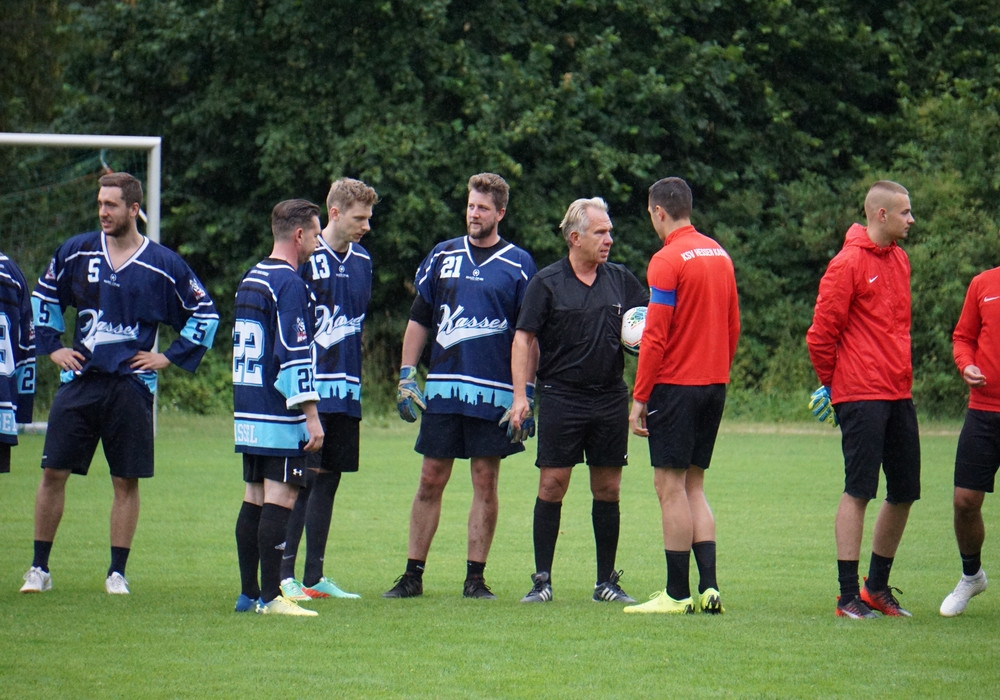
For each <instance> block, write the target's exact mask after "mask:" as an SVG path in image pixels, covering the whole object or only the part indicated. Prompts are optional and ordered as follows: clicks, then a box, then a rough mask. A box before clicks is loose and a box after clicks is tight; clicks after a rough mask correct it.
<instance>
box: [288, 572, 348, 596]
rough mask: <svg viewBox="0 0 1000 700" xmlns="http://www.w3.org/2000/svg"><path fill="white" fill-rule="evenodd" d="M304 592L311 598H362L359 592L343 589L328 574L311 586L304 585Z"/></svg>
mask: <svg viewBox="0 0 1000 700" xmlns="http://www.w3.org/2000/svg"><path fill="white" fill-rule="evenodd" d="M302 592H303V593H305V594H306V595H307V596H309V597H310V598H360V597H361V596H359V595H358V594H357V593H348V592H347V591H342V590H341V589H340V586H338V585H337V584H336V583H334V582H333V581H331V580H330V579H328V578H327V577H326V576H324V577H323V578H321V579H320V580H319V581H318V582H316V583H314V584H313V585H311V586H302Z"/></svg>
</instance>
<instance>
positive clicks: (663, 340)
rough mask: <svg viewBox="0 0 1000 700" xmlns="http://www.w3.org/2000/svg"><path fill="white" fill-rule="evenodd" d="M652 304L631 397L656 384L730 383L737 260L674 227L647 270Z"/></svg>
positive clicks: (645, 396)
mask: <svg viewBox="0 0 1000 700" xmlns="http://www.w3.org/2000/svg"><path fill="white" fill-rule="evenodd" d="M646 281H647V282H648V283H649V307H648V310H647V312H646V328H645V330H644V331H643V333H642V345H641V346H640V350H639V366H638V368H637V369H636V373H635V388H634V391H633V392H632V395H633V396H634V397H635V399H636V401H642V402H643V403H645V402H647V401H649V395H650V393H651V392H652V391H653V386H654V385H656V384H681V385H686V386H707V385H709V384H728V383H729V369H730V367H731V366H732V364H733V356H734V355H735V354H736V343H737V341H738V340H739V337H740V308H739V299H738V298H737V294H736V276H735V274H734V272H733V261H732V260H731V259H730V258H729V254H728V253H726V251H725V250H723V248H722V246H720V245H719V244H718V243H717V242H716V241H714V240H713V239H711V238H709V237H708V236H705V235H703V234H701V233H698V231H697V230H695V228H694V226H683V227H681V228H679V229H676V230H675V231H672V232H671V233H670V235H668V236H667V239H666V240H665V241H664V242H663V247H662V248H660V250H659V251H657V252H656V254H655V255H653V257H652V259H651V260H650V261H649V267H648V268H647V269H646Z"/></svg>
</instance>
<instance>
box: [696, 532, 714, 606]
mask: <svg viewBox="0 0 1000 700" xmlns="http://www.w3.org/2000/svg"><path fill="white" fill-rule="evenodd" d="M691 551H692V552H693V553H694V563H695V564H697V565H698V592H699V593H704V592H705V591H707V590H708V589H709V588H714V589H715V590H719V582H718V581H717V580H716V578H715V542H713V541H711V540H706V541H704V542H695V543H694V544H693V545H691Z"/></svg>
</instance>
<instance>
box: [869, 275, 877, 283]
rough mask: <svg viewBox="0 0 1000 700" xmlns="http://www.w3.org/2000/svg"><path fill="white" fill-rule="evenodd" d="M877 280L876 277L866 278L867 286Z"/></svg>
mask: <svg viewBox="0 0 1000 700" xmlns="http://www.w3.org/2000/svg"><path fill="white" fill-rule="evenodd" d="M877 279H878V275H875V276H874V277H869V278H868V284H871V283H872V282H874V281H875V280H877Z"/></svg>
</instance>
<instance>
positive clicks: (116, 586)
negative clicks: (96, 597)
mask: <svg viewBox="0 0 1000 700" xmlns="http://www.w3.org/2000/svg"><path fill="white" fill-rule="evenodd" d="M104 590H106V591H107V592H108V593H111V594H112V595H128V594H129V590H128V581H126V580H125V577H124V576H122V575H121V574H120V573H118V572H117V571H112V572H111V575H110V576H108V578H107V580H106V581H105V582H104Z"/></svg>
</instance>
